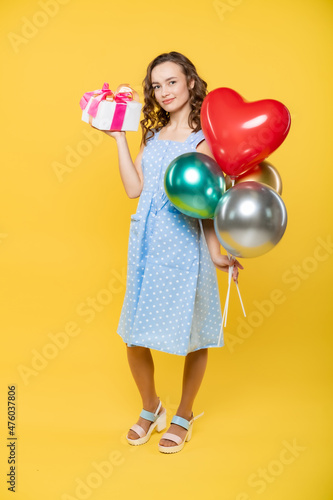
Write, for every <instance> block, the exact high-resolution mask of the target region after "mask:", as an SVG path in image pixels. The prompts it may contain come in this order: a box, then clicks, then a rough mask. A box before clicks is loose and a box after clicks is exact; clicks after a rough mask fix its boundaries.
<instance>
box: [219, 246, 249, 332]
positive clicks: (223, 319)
mask: <svg viewBox="0 0 333 500" xmlns="http://www.w3.org/2000/svg"><path fill="white" fill-rule="evenodd" d="M227 253H228V258H229V260H230V259H231V258H232V256H231V254H230V253H229V252H227ZM233 270H234V266H229V274H228V291H227V297H226V300H225V305H224V311H223V316H222V326H223V323H224V326H227V317H228V308H229V297H230V287H231V280H232V274H233ZM235 284H236V288H237V292H238V297H239V300H240V303H241V306H242V309H243V314H244V316H245V317H246V313H245V309H244V305H243V301H242V297H241V294H240V291H239V286H238V283H236V282H235ZM221 332H222V328H221ZM221 332H220V336H221ZM219 341H220V338H219Z"/></svg>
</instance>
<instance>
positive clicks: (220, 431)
mask: <svg viewBox="0 0 333 500" xmlns="http://www.w3.org/2000/svg"><path fill="white" fill-rule="evenodd" d="M51 3H52V5H53V10H52V9H51V6H50V5H51ZM45 4H47V5H48V7H47V8H48V13H47V14H45ZM42 6H44V10H43V7H42ZM41 12H42V14H41ZM43 12H44V14H43ZM0 14H1V15H0V23H1V32H2V37H1V42H0V43H1V56H2V66H3V71H2V78H1V83H0V86H1V117H2V120H1V121H2V139H3V141H2V148H1V172H2V173H1V183H0V191H1V192H0V207H1V210H0V213H1V220H0V235H1V237H0V266H1V269H0V273H1V280H0V283H1V284H0V289H1V292H0V293H1V296H0V300H1V354H0V356H1V359H0V366H1V385H0V433H1V436H2V439H1V443H0V471H1V476H0V477H1V484H0V498H1V499H5V498H13V497H12V496H10V495H11V493H10V492H8V491H7V486H8V485H7V484H6V483H5V481H6V480H5V479H4V476H5V475H6V474H7V473H8V472H9V465H8V464H7V457H8V448H7V447H6V444H7V442H8V441H7V437H8V433H7V413H6V411H7V410H6V407H7V386H8V385H15V386H16V394H17V399H16V406H17V419H16V424H17V438H18V439H17V445H16V453H17V455H16V458H17V469H16V490H17V492H16V496H15V498H16V499H17V500H39V499H43V500H44V499H47V500H54V499H61V500H68V499H73V498H91V499H93V500H104V499H105V500H106V499H111V498H112V499H113V498H114V499H126V498H136V499H145V500H146V499H149V498H159V499H169V498H208V499H223V500H249V499H251V500H257V499H263V500H281V499H282V498H283V499H288V500H289V499H290V500H291V499H292V500H294V499H300V498H301V499H302V500H314V499H316V500H330V499H332V498H333V481H332V471H331V469H332V458H333V457H332V446H333V440H332V436H333V434H332V430H331V427H332V398H331V393H332V361H331V360H332V350H331V348H332V339H331V338H332V337H331V335H332V313H331V309H332V258H333V257H332V253H333V249H332V245H331V246H330V245H329V242H330V241H332V237H333V230H332V229H333V228H332V181H333V176H332V171H331V165H332V152H331V144H332V111H333V109H332V98H331V95H332V86H333V81H332V80H333V79H332V69H331V66H332V65H331V52H332V27H333V26H332V14H333V5H332V2H331V1H323V0H317V1H315V0H311V1H310V0H293V1H290V0H280V1H279V2H276V1H275V0H243V1H242V0H226V1H225V2H222V1H220V2H213V1H209V2H207V1H204V0H195V1H193V0H181V1H179V0H177V1H176V0H169V1H168V2H149V3H146V2H137V1H134V0H130V1H127V2H125V3H124V4H122V3H121V2H109V1H106V0H104V1H103V0H95V1H94V2H88V1H87V0H80V1H79V0H62V1H61V4H60V2H56V3H55V2H54V1H53V2H49V3H48V2H46V0H45V1H44V2H43V0H42V1H40V2H36V1H30V0H29V1H28V0H21V1H20V0H16V1H15V2H6V3H5V4H4V3H2V4H1V11H0ZM29 23H30V24H29ZM31 23H32V24H31ZM170 50H177V51H180V52H183V53H184V54H186V55H187V56H188V57H189V58H190V59H191V60H192V61H193V62H194V63H195V65H196V67H197V69H198V72H199V74H200V75H201V76H202V77H203V78H204V79H205V80H206V81H207V82H208V85H209V90H212V89H213V88H216V87H221V86H226V87H231V88H233V89H235V90H236V91H238V92H239V93H240V94H242V95H243V96H244V97H245V98H246V99H248V100H259V99H265V98H272V99H277V100H280V101H282V102H283V103H284V104H285V105H286V106H287V107H288V108H289V110H290V112H291V115H292V125H291V129H290V133H289V135H288V137H287V139H286V140H285V142H284V143H283V144H282V145H281V146H280V148H279V149H278V150H277V151H276V152H274V153H273V154H272V155H271V157H270V158H269V160H270V161H271V163H272V164H273V165H274V166H275V167H276V168H277V169H278V170H279V172H280V174H281V176H282V179H283V194H282V197H283V200H284V202H285V204H286V207H287V211H288V217H289V220H288V227H287V230H286V233H285V235H284V237H283V239H282V240H281V242H280V243H279V244H278V245H277V246H276V247H275V248H274V249H273V250H272V251H271V252H269V253H268V254H266V255H264V256H262V257H259V258H255V259H243V260H242V263H243V265H244V267H245V269H244V271H242V272H241V276H240V280H239V284H240V291H241V293H242V297H243V300H244V303H245V308H246V311H247V319H246V325H247V327H245V326H244V323H241V322H242V321H243V319H242V318H243V317H242V311H241V308H240V304H239V301H238V297H237V293H236V290H235V287H233V288H232V291H231V298H230V301H231V305H230V310H229V316H228V325H227V328H226V330H225V342H226V345H225V347H223V348H222V349H212V350H210V352H209V364H208V368H207V372H206V376H205V378H204V381H203V384H202V387H201V390H200V392H199V394H198V397H197V399H196V402H195V407H194V412H195V414H198V413H200V412H202V411H204V412H205V414H204V416H203V417H202V418H200V419H199V420H198V421H197V422H195V424H194V432H193V437H192V440H191V441H190V442H189V443H188V444H186V446H185V448H184V450H183V451H182V452H181V453H179V454H176V455H171V456H167V455H162V454H161V453H159V452H158V449H157V443H158V440H159V435H158V434H155V433H154V434H153V436H152V438H151V440H150V441H149V443H148V444H146V445H145V446H141V447H137V448H136V447H130V446H129V445H128V444H127V443H126V441H125V434H126V431H127V429H128V428H129V427H130V426H131V425H132V424H133V423H134V422H135V421H136V420H137V418H138V415H139V412H140V410H141V400H140V398H139V394H138V392H137V389H136V386H135V384H134V381H133V379H132V377H131V375H130V371H129V367H128V365H127V359H126V351H125V345H124V343H123V341H122V339H121V338H120V337H119V336H118V334H117V333H116V327H117V324H118V321H119V316H120V311H121V306H122V301H123V298H124V294H125V281H124V276H125V273H126V262H127V244H128V234H129V216H130V214H132V213H134V212H135V211H136V206H137V203H138V199H134V200H131V199H129V198H127V196H126V193H125V191H124V189H123V185H122V183H121V179H120V175H119V171H118V164H117V154H116V146H115V143H114V141H113V139H111V138H110V137H107V136H106V135H105V134H103V133H102V132H100V133H97V134H96V135H94V136H91V140H90V142H88V143H87V137H86V135H85V134H86V133H88V132H90V131H92V129H91V128H90V127H89V125H87V124H85V123H84V122H82V121H81V109H80V107H79V101H80V98H81V96H82V95H83V93H84V92H86V91H90V90H94V89H97V88H101V86H102V85H103V83H104V82H108V83H109V84H110V88H115V87H116V86H118V84H119V83H122V82H128V83H130V84H132V85H133V86H134V87H135V88H136V89H137V90H140V87H141V82H142V80H143V78H144V76H145V70H146V67H147V65H148V63H149V62H150V61H151V60H152V59H153V58H154V57H155V56H156V55H158V54H159V53H161V52H165V51H170ZM127 136H128V140H129V144H130V149H131V152H132V154H133V156H135V155H136V153H137V151H138V148H139V143H140V132H138V133H134V132H131V133H128V134H127ZM92 138H93V139H92ZM92 140H93V141H95V142H92ZM87 144H88V145H87ZM89 144H90V146H89ZM73 150H74V151H79V153H77V156H76V160H75V159H73V158H71V157H70V155H69V151H73ZM57 164H58V167H59V164H62V165H63V167H64V166H65V169H67V170H66V172H65V173H64V174H63V176H62V177H61V179H59V177H57V175H56V173H55V168H56V167H55V165H57ZM323 242H324V243H323ZM325 242H326V243H325ZM325 245H326V248H325ZM297 274H299V277H297ZM218 281H219V286H220V295H221V302H222V305H223V304H224V299H225V294H226V289H227V275H226V274H225V273H222V272H220V271H218ZM105 290H108V291H105ZM89 298H90V300H92V299H95V300H97V302H96V304H97V306H98V310H95V312H94V314H90V315H89V316H88V315H84V311H87V309H88V308H90V309H91V306H88V301H89ZM277 298H278V299H277ZM273 299H274V300H275V303H274V302H273ZM278 302H279V303H278ZM263 307H265V311H266V315H265V314H264V313H262V312H260V311H261V310H262V308H263ZM96 309H97V308H96ZM91 310H92V309H91ZM244 321H245V320H244ZM251 323H252V326H251ZM241 324H242V325H243V327H242V328H241V327H240V325H241ZM64 331H66V334H64V333H63V335H62V336H61V332H64ZM52 335H53V336H52ZM60 337H61V338H62V339H63V342H64V343H65V340H64V339H67V345H64V346H63V348H60V347H56V346H55V343H54V339H55V338H58V339H60ZM43 353H44V358H42V357H41V356H42V355H43ZM153 355H154V359H155V361H156V381H157V390H158V395H159V396H160V397H161V398H162V401H163V403H164V404H165V405H166V407H167V410H168V421H170V419H171V417H172V415H173V414H174V412H175V410H176V408H177V404H178V401H179V397H180V391H181V377H182V368H183V361H184V358H182V357H178V356H171V355H168V354H165V353H160V352H156V351H154V352H153ZM45 356H47V357H48V359H47V358H46V357H45ZM43 359H44V361H43ZM288 447H289V448H290V447H293V448H292V449H293V451H290V450H289V451H288ZM102 462H103V463H104V469H103V468H102V469H100V472H98V471H97V469H98V467H102V466H101V465H100V464H101V463H102ZM96 464H97V465H96ZM98 464H99V465H98ZM101 471H103V473H104V476H103V474H102V472H101ZM83 485H85V486H83ZM89 485H90V486H89Z"/></svg>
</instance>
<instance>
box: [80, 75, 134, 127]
mask: <svg viewBox="0 0 333 500" xmlns="http://www.w3.org/2000/svg"><path fill="white" fill-rule="evenodd" d="M80 106H81V109H82V120H83V121H84V122H86V123H89V124H90V125H92V126H93V127H96V128H98V129H99V130H128V131H130V130H132V131H136V130H138V128H139V123H140V114H141V108H142V104H141V103H140V102H139V95H138V93H137V92H136V91H135V90H133V89H132V88H131V87H130V86H129V85H128V84H122V85H119V87H118V88H117V90H116V91H115V92H113V91H112V90H110V89H109V84H108V83H104V85H103V88H102V89H98V90H93V91H92V92H86V93H85V94H84V95H83V96H82V98H81V100H80Z"/></svg>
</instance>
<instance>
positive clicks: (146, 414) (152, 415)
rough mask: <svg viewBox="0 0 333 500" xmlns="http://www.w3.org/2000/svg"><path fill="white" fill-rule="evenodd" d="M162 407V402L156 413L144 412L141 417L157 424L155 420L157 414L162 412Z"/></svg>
mask: <svg viewBox="0 0 333 500" xmlns="http://www.w3.org/2000/svg"><path fill="white" fill-rule="evenodd" d="M161 406H162V403H161V401H160V402H159V405H158V407H157V410H156V411H155V413H153V412H152V411H147V410H142V411H141V413H140V417H142V418H145V419H146V420H150V422H155V420H156V419H157V414H158V412H159V411H160V408H161Z"/></svg>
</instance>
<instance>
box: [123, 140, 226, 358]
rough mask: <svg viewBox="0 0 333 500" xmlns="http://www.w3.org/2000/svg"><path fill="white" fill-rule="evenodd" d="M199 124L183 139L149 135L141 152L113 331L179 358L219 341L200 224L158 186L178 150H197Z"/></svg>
mask: <svg viewBox="0 0 333 500" xmlns="http://www.w3.org/2000/svg"><path fill="white" fill-rule="evenodd" d="M203 139H204V135H203V132H202V131H201V130H200V131H199V132H197V133H195V132H192V133H191V134H190V136H189V137H188V138H187V139H186V140H185V141H184V142H177V141H169V140H163V139H159V132H157V133H155V135H154V136H153V137H152V138H150V139H149V140H148V142H147V145H146V147H145V148H144V151H143V156H142V171H143V176H144V185H143V190H142V192H141V195H140V198H139V203H138V206H137V210H136V213H135V214H133V215H131V221H130V231H129V241H128V258H127V281H126V292H125V298H124V302H123V306H122V310H121V315H120V320H119V324H118V328H117V333H118V334H119V335H120V336H121V337H122V338H123V340H124V342H126V343H127V345H128V346H129V347H131V346H144V347H149V348H151V349H156V350H158V351H163V352H168V353H171V354H178V355H181V356H185V355H186V354H188V353H189V352H192V351H196V350H198V349H202V348H204V347H222V346H223V345H224V340H223V327H222V312H221V304H220V297H219V290H218V283H217V274H216V268H215V266H214V264H213V262H212V260H211V257H210V254H209V250H208V246H207V243H206V240H205V236H204V232H203V228H202V222H201V220H199V219H196V218H194V217H189V216H187V215H185V214H183V213H181V212H180V211H179V210H177V208H176V207H175V206H174V205H173V204H172V203H171V202H170V200H169V199H168V197H167V195H166V193H165V190H164V174H165V171H166V169H167V167H168V166H169V164H170V163H171V161H172V160H173V159H174V158H176V157H177V156H179V155H181V154H184V153H188V152H191V151H195V150H196V146H197V145H198V144H199V142H201V141H202V140H203Z"/></svg>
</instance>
